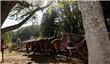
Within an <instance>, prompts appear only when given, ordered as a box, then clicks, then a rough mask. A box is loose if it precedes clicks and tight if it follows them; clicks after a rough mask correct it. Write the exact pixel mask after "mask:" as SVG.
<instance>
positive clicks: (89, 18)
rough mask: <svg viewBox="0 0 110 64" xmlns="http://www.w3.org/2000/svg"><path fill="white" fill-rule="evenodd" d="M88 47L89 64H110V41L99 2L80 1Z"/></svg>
mask: <svg viewBox="0 0 110 64" xmlns="http://www.w3.org/2000/svg"><path fill="white" fill-rule="evenodd" d="M78 5H79V8H80V11H81V13H82V18H83V25H84V30H85V37H86V41H87V46H88V53H89V64H110V41H109V37H108V34H107V29H106V26H105V24H104V17H103V12H102V8H101V5H100V3H99V1H78Z"/></svg>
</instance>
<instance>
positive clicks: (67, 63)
mask: <svg viewBox="0 0 110 64" xmlns="http://www.w3.org/2000/svg"><path fill="white" fill-rule="evenodd" d="M2 64H84V62H83V61H82V60H79V59H77V58H71V60H68V59H67V58H66V57H65V56H61V55H58V57H57V58H56V59H53V58H51V57H50V56H48V55H44V54H35V55H34V54H27V53H26V52H15V51H12V53H9V52H5V54H4V62H3V63H2Z"/></svg>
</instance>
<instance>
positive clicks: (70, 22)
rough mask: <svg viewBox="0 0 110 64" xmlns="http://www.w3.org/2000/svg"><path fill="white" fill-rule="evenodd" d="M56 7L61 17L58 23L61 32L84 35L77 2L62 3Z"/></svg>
mask: <svg viewBox="0 0 110 64" xmlns="http://www.w3.org/2000/svg"><path fill="white" fill-rule="evenodd" d="M56 7H57V13H58V15H59V16H58V23H57V24H58V25H59V27H60V29H59V30H61V31H63V32H65V31H66V32H73V33H77V34H83V33H84V29H83V23H82V18H81V12H80V11H79V9H78V6H77V3H76V2H75V1H60V2H59V3H58V5H57V6H56ZM58 25H57V26H58Z"/></svg>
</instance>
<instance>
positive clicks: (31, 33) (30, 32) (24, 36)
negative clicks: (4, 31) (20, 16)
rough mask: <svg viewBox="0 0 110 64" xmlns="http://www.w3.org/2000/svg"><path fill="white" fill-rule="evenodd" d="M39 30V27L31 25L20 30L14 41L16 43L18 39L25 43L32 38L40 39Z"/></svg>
mask: <svg viewBox="0 0 110 64" xmlns="http://www.w3.org/2000/svg"><path fill="white" fill-rule="evenodd" d="M39 28H40V26H39V25H31V26H27V27H23V28H20V29H18V30H17V31H15V32H14V35H13V41H14V42H16V39H17V38H21V41H24V40H28V39H30V38H31V37H34V38H36V37H39V34H40V32H39V31H40V30H39Z"/></svg>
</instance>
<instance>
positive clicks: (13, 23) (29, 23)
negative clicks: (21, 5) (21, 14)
mask: <svg viewBox="0 0 110 64" xmlns="http://www.w3.org/2000/svg"><path fill="white" fill-rule="evenodd" d="M48 1H49V0H44V2H43V3H44V4H43V5H42V6H45V5H46V4H48ZM45 11H46V9H45V10H44V12H45ZM36 15H37V16H38V18H37V20H35V21H37V22H38V23H39V24H40V23H41V19H42V16H43V12H42V11H37V12H36ZM10 22H11V23H10ZM19 22H20V21H17V20H10V19H9V18H8V17H7V19H6V20H5V22H4V24H3V25H2V27H1V28H5V27H8V26H12V25H15V24H18V23H19ZM29 25H32V22H31V21H28V22H27V23H26V24H24V25H22V26H21V27H25V26H29Z"/></svg>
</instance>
